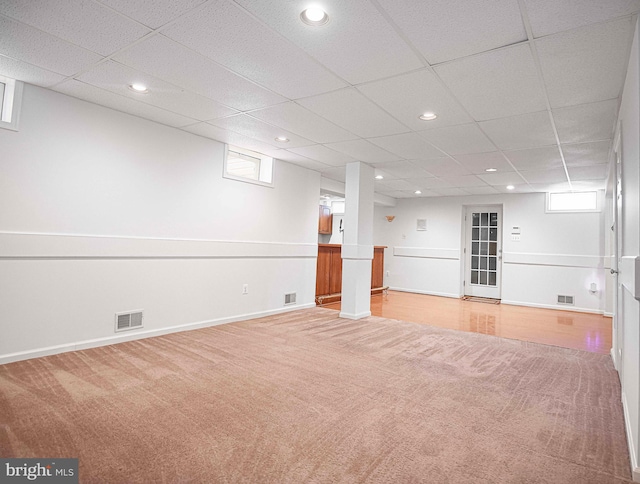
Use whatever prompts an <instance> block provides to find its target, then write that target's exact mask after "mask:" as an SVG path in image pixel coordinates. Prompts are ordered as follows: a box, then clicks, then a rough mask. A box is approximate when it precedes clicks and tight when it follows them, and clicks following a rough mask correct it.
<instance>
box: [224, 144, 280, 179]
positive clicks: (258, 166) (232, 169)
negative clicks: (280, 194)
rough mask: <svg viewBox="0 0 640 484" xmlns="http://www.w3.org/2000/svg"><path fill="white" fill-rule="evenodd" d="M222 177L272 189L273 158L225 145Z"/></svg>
mask: <svg viewBox="0 0 640 484" xmlns="http://www.w3.org/2000/svg"><path fill="white" fill-rule="evenodd" d="M224 177H225V178H230V179H232V180H238V181H244V182H248V183H255V184H257V185H262V186H267V187H272V186H273V158H271V157H270V156H266V155H263V154H261V153H257V152H255V151H251V150H245V149H244V148H239V147H237V146H230V145H226V149H225V157H224Z"/></svg>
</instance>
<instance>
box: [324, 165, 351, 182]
mask: <svg viewBox="0 0 640 484" xmlns="http://www.w3.org/2000/svg"><path fill="white" fill-rule="evenodd" d="M322 176H323V177H325V178H330V179H331V180H336V181H339V182H342V183H344V182H345V180H346V173H345V169H344V166H339V167H335V168H328V169H326V170H322Z"/></svg>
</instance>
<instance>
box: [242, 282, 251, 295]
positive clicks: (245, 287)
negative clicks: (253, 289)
mask: <svg viewBox="0 0 640 484" xmlns="http://www.w3.org/2000/svg"><path fill="white" fill-rule="evenodd" d="M242 294H249V284H243V285H242Z"/></svg>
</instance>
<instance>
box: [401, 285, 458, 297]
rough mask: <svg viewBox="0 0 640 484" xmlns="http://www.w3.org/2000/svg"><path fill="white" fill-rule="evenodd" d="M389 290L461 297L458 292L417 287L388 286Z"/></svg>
mask: <svg viewBox="0 0 640 484" xmlns="http://www.w3.org/2000/svg"><path fill="white" fill-rule="evenodd" d="M389 290H390V291H398V292H412V293H414V294H426V295H427V296H442V297H453V298H456V299H459V298H460V297H462V296H461V295H460V294H451V293H449V292H434V291H421V290H419V289H406V288H403V287H391V286H390V287H389Z"/></svg>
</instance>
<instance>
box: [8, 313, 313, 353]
mask: <svg viewBox="0 0 640 484" xmlns="http://www.w3.org/2000/svg"><path fill="white" fill-rule="evenodd" d="M314 307H316V304H315V303H307V304H301V305H299V306H287V307H286V308H278V309H269V310H267V311H260V312H256V313H247V314H240V315H237V316H231V317H226V318H219V319H211V320H208V321H198V322H194V323H187V324H181V325H178V326H169V327H167V328H161V329H151V330H147V331H141V332H130V333H125V334H122V333H120V334H117V335H114V336H108V337H106V338H96V339H89V340H84V341H78V342H75V343H68V344H63V345H57V346H49V347H46V348H39V349H35V350H28V351H21V352H18V353H8V354H5V355H0V365H4V364H7V363H13V362H15V361H22V360H28V359H31V358H39V357H42V356H51V355H57V354H60V353H67V352H69V351H80V350H86V349H90V348H98V347H100V346H107V345H112V344H117V343H125V342H127V341H135V340H139V339H145V338H152V337H155V336H162V335H165V334H171V333H178V332H181V331H191V330H193V329H201V328H208V327H210V326H218V325H221V324H227V323H234V322H236V321H245V320H248V319H256V318H262V317H265V316H271V315H274V314H280V313H286V312H289V311H297V310H298V309H309V308H314Z"/></svg>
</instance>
